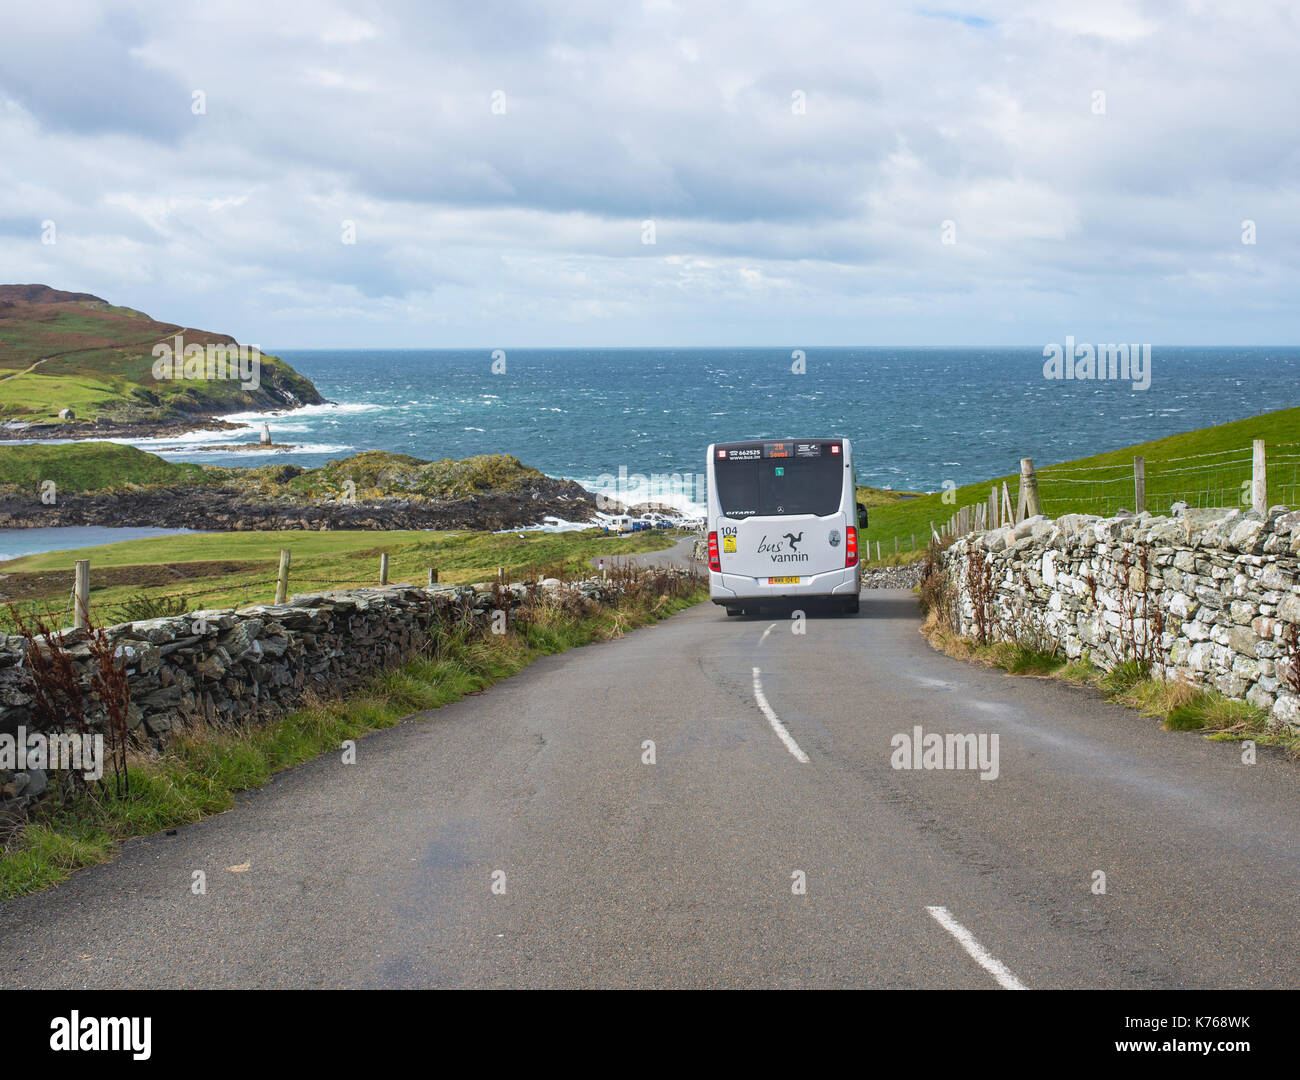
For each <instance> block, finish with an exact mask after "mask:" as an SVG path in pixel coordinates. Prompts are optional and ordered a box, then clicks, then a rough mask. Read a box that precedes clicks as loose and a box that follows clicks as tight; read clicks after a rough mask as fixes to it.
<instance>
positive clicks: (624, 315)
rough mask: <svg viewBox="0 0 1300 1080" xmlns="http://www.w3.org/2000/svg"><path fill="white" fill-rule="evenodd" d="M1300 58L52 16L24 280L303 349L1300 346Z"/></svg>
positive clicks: (1223, 34)
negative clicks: (951, 226) (1149, 342)
mask: <svg viewBox="0 0 1300 1080" xmlns="http://www.w3.org/2000/svg"><path fill="white" fill-rule="evenodd" d="M1297 45H1300V30H1298V29H1297V25H1296V21H1295V19H1294V17H1293V16H1292V15H1290V14H1288V9H1287V7H1286V5H1284V4H1264V3H1261V4H1257V5H1249V6H1248V7H1246V8H1243V9H1240V10H1238V9H1237V8H1236V7H1233V6H1220V5H1211V4H1207V3H1188V4H1177V3H1172V2H1169V3H1166V2H1157V0H1152V2H1148V3H1139V2H1131V3H1124V2H1118V0H1115V2H1105V3H1097V4H1089V5H1087V6H1084V7H1080V6H1079V5H1077V4H1072V3H1065V2H1062V3H1053V4H1023V5H1017V4H1012V3H1003V2H981V3H978V4H974V5H969V6H968V7H966V8H963V9H960V10H956V9H954V10H938V9H934V10H931V9H924V10H923V9H921V8H917V9H915V10H911V11H908V10H904V9H901V8H894V7H884V8H881V9H874V10H872V11H871V12H869V13H868V12H866V11H865V10H864V9H862V8H861V7H860V5H857V4H854V3H852V2H850V0H844V2H842V3H838V4H826V5H817V6H815V7H809V6H807V5H798V4H795V3H788V4H787V3H778V2H776V0H762V2H756V3H754V4H752V5H751V6H750V7H749V8H747V10H746V17H745V18H737V17H736V13H735V9H734V5H730V4H724V3H701V4H692V5H680V4H678V5H674V4H671V3H656V2H647V3H644V4H642V5H640V7H634V6H610V5H608V4H605V3H601V2H599V0H582V2H578V3H575V4H571V5H567V6H566V7H565V8H564V9H563V11H555V12H551V11H548V10H546V9H545V8H542V7H539V6H537V5H527V4H522V3H509V2H505V0H483V2H482V3H480V4H478V5H475V6H474V7H466V6H465V5H461V4H453V3H451V2H450V0H448V2H445V3H434V4H428V3H417V2H415V0H411V2H409V3H391V4H386V5H383V6H379V7H375V6H372V5H369V4H361V3H347V2H342V0H334V2H330V3H326V4H314V3H308V2H307V0H286V2H284V3H280V4H276V5H265V4H260V3H254V2H253V0H235V2H233V3H231V4H228V5H221V6H217V5H203V6H202V7H199V8H193V9H191V8H188V7H184V8H182V7H178V6H177V5H171V4H165V3H163V2H161V0H158V2H149V0H134V2H128V3H115V4H112V5H109V4H107V3H104V4H99V3H91V2H85V3H73V4H60V5H58V6H57V7H55V6H51V5H40V6H38V7H36V8H27V9H21V10H18V11H15V12H12V13H10V14H9V15H8V16H7V21H6V36H5V37H4V39H3V40H0V144H2V145H3V146H4V151H5V152H4V154H3V155H0V257H3V259H4V265H5V267H6V272H5V275H4V276H5V277H6V278H7V279H9V280H45V279H50V280H49V281H48V283H49V284H52V285H58V286H63V287H68V288H77V289H85V290H87V291H92V292H98V293H100V294H101V295H106V296H108V297H110V298H111V299H113V300H115V301H117V302H121V303H128V304H131V305H132V306H136V307H141V308H144V309H146V310H149V311H150V312H151V313H152V314H155V315H157V316H158V317H161V318H169V319H174V320H176V321H183V322H186V323H188V324H190V325H206V326H211V327H213V328H217V329H229V330H231V331H232V332H235V333H237V334H244V335H249V336H256V337H257V338H258V339H260V340H262V341H263V342H270V341H275V342H277V343H279V344H280V345H282V346H284V345H294V344H303V345H307V344H411V345H414V344H460V343H467V344H482V343H483V342H485V341H500V340H503V338H504V336H505V335H512V338H511V339H512V340H514V341H517V342H519V343H521V344H528V343H535V344H546V343H564V342H568V341H573V342H575V343H584V344H586V343H609V344H628V343H637V342H640V341H645V342H649V343H659V342H665V343H672V342H687V341H707V342H716V343H726V342H737V343H740V342H749V341H761V340H762V338H761V335H762V334H764V333H767V332H769V331H770V329H771V328H772V327H774V326H776V327H780V328H781V336H782V338H783V339H788V338H789V336H790V334H791V332H797V333H802V334H803V335H804V337H805V340H806V341H808V342H810V343H811V342H814V341H819V340H820V341H829V342H839V343H847V342H863V343H871V342H876V341H899V342H971V343H973V342H979V341H991V342H1007V341H1015V340H1019V341H1034V340H1038V339H1039V338H1041V337H1042V335H1043V333H1044V332H1045V324H1046V323H1048V322H1053V323H1054V324H1056V325H1059V321H1060V320H1061V319H1063V318H1068V319H1070V320H1072V323H1073V324H1074V325H1077V326H1079V327H1080V331H1081V332H1082V328H1083V326H1084V325H1086V324H1088V323H1089V322H1090V321H1091V322H1094V323H1106V324H1107V325H1110V324H1111V323H1113V322H1119V323H1121V324H1124V320H1125V319H1126V318H1127V319H1130V320H1131V321H1132V322H1133V323H1137V324H1138V325H1135V326H1133V328H1132V331H1131V333H1141V332H1145V333H1146V336H1147V337H1149V338H1152V339H1155V340H1161V341H1171V342H1172V341H1175V340H1181V339H1180V338H1179V337H1178V335H1179V334H1180V333H1181V332H1182V331H1181V327H1182V325H1183V322H1182V316H1183V314H1184V313H1185V312H1186V311H1187V309H1188V307H1189V305H1195V307H1196V309H1197V320H1198V322H1197V326H1198V328H1200V330H1198V332H1200V331H1201V330H1203V329H1204V327H1205V326H1206V325H1212V326H1215V327H1216V329H1215V330H1214V334H1215V335H1216V337H1217V340H1220V341H1234V340H1235V341H1243V342H1245V341H1250V340H1270V341H1287V340H1294V339H1295V336H1296V334H1295V322H1294V315H1293V307H1294V305H1293V299H1292V298H1293V297H1294V295H1295V294H1296V292H1297V288H1296V286H1297V271H1298V269H1300V267H1298V263H1300V259H1298V258H1297V252H1300V220H1298V219H1297V214H1298V212H1297V209H1296V208H1297V205H1298V204H1297V200H1296V195H1297V187H1298V186H1300V183H1298V181H1297V179H1296V177H1297V176H1298V175H1300V172H1298V171H1297V166H1300V145H1298V143H1297V139H1296V136H1295V134H1294V123H1293V121H1292V119H1291V118H1292V117H1294V116H1295V115H1297V114H1300V75H1297V72H1296V67H1295V64H1294V62H1293V59H1292V57H1293V56H1294V54H1295V51H1296V47H1297ZM194 89H203V90H204V92H205V94H206V95H207V112H206V114H205V115H200V116H196V115H194V114H193V113H192V112H191V108H190V105H191V94H192V91H193V90H194ZM1099 90H1100V91H1103V92H1104V94H1105V104H1106V107H1105V111H1104V113H1101V114H1098V113H1097V112H1095V111H1094V108H1093V101H1094V93H1095V92H1096V91H1099ZM496 91H503V92H504V98H503V99H502V100H503V101H504V105H505V109H504V113H502V112H500V111H499V110H498V111H497V112H494V111H493V107H492V106H493V100H494V99H493V94H494V92H496ZM795 91H801V92H802V96H801V98H800V99H799V104H801V105H803V106H804V107H805V108H803V109H802V111H801V109H800V108H798V107H792V106H795V105H796V96H795ZM51 217H53V218H55V219H57V220H58V222H59V230H60V233H59V235H60V244H59V248H58V250H57V252H54V251H51V250H49V249H45V248H42V246H41V245H40V242H39V222H40V221H41V220H43V219H45V218H51ZM647 218H649V219H653V220H654V221H655V223H656V239H657V243H656V244H655V245H653V246H648V245H643V244H642V243H641V222H642V221H644V220H646V219H647ZM1243 218H1251V219H1253V220H1255V221H1256V222H1257V229H1258V235H1259V242H1258V244H1256V245H1254V246H1253V247H1246V246H1243V245H1242V244H1241V243H1240V222H1241V220H1242V219H1243ZM345 219H346V220H351V221H355V222H356V226H357V236H358V241H357V244H356V245H344V244H342V243H341V242H340V223H341V221H343V220H345ZM946 220H952V221H954V222H955V223H956V228H957V233H956V235H957V243H956V244H955V245H944V244H942V243H941V241H940V226H941V223H942V222H944V221H946ZM358 313H364V314H358ZM324 327H328V329H322V328H324ZM431 334H432V335H434V336H432V337H431V336H430V335H431ZM701 335H704V336H703V337H702V336H701Z"/></svg>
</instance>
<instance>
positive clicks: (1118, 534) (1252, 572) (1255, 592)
mask: <svg viewBox="0 0 1300 1080" xmlns="http://www.w3.org/2000/svg"><path fill="white" fill-rule="evenodd" d="M972 553H973V558H972ZM1298 556H1300V511H1289V510H1288V509H1287V508H1286V507H1282V506H1276V507H1273V508H1271V509H1270V510H1269V511H1268V513H1267V514H1261V513H1259V512H1257V511H1249V512H1246V513H1242V512H1241V511H1239V510H1231V511H1228V510H1194V509H1193V510H1189V509H1187V508H1185V507H1181V506H1179V507H1175V515H1174V516H1172V517H1153V516H1151V515H1150V514H1139V515H1133V514H1121V515H1120V516H1118V517H1113V518H1098V517H1091V516H1087V515H1081V514H1067V515H1065V516H1063V517H1060V518H1058V519H1056V520H1054V521H1053V520H1050V519H1048V518H1046V517H1035V518H1029V519H1027V520H1025V521H1023V522H1021V523H1020V524H1019V525H1016V526H1015V527H1014V528H1007V529H998V530H994V531H992V532H989V533H984V534H978V535H977V534H971V535H968V536H965V537H962V538H960V539H959V540H957V542H956V543H954V544H952V545H951V546H950V547H949V548H947V549H946V551H945V552H944V553H943V556H942V559H943V566H944V570H945V571H946V573H947V577H948V580H949V581H950V582H951V583H953V584H954V586H955V590H954V595H955V604H954V608H955V610H954V612H953V617H954V621H955V629H957V630H958V632H960V633H962V634H967V635H972V636H974V635H976V634H977V633H978V630H979V627H980V623H981V621H982V622H983V624H984V626H985V627H986V628H987V632H988V634H989V636H990V637H991V638H994V639H998V640H1012V639H1015V640H1019V641H1022V642H1024V643H1026V644H1030V645H1036V646H1038V647H1043V646H1046V647H1047V648H1050V649H1055V650H1057V651H1059V652H1061V653H1063V654H1064V655H1065V656H1067V657H1069V658H1071V659H1074V658H1078V657H1081V656H1084V655H1085V654H1086V655H1087V657H1088V659H1089V660H1091V661H1092V662H1093V663H1094V664H1096V665H1097V666H1098V667H1101V668H1103V669H1106V670H1109V669H1111V668H1113V667H1114V666H1115V665H1116V664H1118V663H1121V662H1123V661H1124V660H1126V659H1128V658H1131V657H1134V656H1135V655H1136V656H1137V657H1139V658H1141V657H1142V656H1143V655H1144V654H1145V656H1146V657H1148V658H1149V659H1150V660H1151V661H1152V667H1153V672H1154V673H1156V674H1161V673H1164V674H1167V675H1168V676H1170V677H1174V678H1178V679H1182V680H1184V681H1186V682H1189V683H1193V684H1196V685H1199V686H1203V687H1207V688H1210V689H1214V690H1217V691H1219V692H1220V693H1222V694H1225V695H1226V696H1228V697H1231V698H1237V699H1241V700H1244V701H1249V702H1251V703H1253V704H1255V705H1257V706H1259V707H1260V708H1262V709H1264V710H1266V711H1268V712H1270V713H1271V714H1272V716H1273V717H1274V718H1275V719H1276V720H1278V721H1280V722H1284V723H1286V724H1289V725H1291V726H1292V727H1293V728H1296V729H1297V730H1300V697H1298V696H1297V694H1296V693H1295V689H1294V687H1293V684H1292V683H1291V682H1290V681H1289V676H1291V673H1292V670H1293V660H1294V659H1295V658H1294V657H1293V656H1292V655H1291V654H1292V653H1293V652H1294V651H1295V649H1294V646H1293V645H1292V644H1291V642H1293V641H1294V640H1295V639H1294V637H1293V635H1295V634H1296V633H1297V632H1298V630H1297V628H1298V627H1300V580H1298V578H1297V571H1298V563H1300V559H1298ZM977 603H980V604H982V605H983V608H984V611H983V616H984V617H983V619H982V620H981V619H980V618H979V617H978V616H979V614H980V613H978V612H977V611H976V605H977Z"/></svg>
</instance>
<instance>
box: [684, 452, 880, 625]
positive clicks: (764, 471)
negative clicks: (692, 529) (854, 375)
mask: <svg viewBox="0 0 1300 1080" xmlns="http://www.w3.org/2000/svg"><path fill="white" fill-rule="evenodd" d="M707 476H708V514H709V518H708V542H709V596H710V598H711V599H712V600H713V602H714V603H715V604H721V605H722V606H723V607H725V608H726V609H727V614H728V615H741V614H744V613H746V612H756V611H757V610H758V609H759V608H760V607H761V606H762V605H764V604H785V605H788V604H790V603H791V602H793V603H796V604H797V603H798V602H800V601H806V600H823V601H827V602H829V603H831V604H833V605H835V606H838V607H839V608H840V609H841V610H843V611H846V612H856V611H857V610H858V507H857V503H856V499H855V492H856V487H855V483H854V476H853V450H852V447H851V446H850V445H849V440H848V439H782V440H763V441H761V442H733V443H714V444H713V445H712V446H710V447H709V464H708V471H707ZM865 524H866V523H865V521H864V522H863V526H864V527H865Z"/></svg>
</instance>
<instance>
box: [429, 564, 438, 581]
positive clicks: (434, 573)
mask: <svg viewBox="0 0 1300 1080" xmlns="http://www.w3.org/2000/svg"><path fill="white" fill-rule="evenodd" d="M429 584H430V585H437V584H438V571H437V570H435V569H434V568H433V567H432V566H431V567H429Z"/></svg>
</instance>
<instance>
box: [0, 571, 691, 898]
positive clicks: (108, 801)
mask: <svg viewBox="0 0 1300 1080" xmlns="http://www.w3.org/2000/svg"><path fill="white" fill-rule="evenodd" d="M706 595H707V594H706V592H705V590H703V589H701V588H699V587H695V586H692V587H690V588H689V589H685V590H684V591H682V592H681V593H680V594H679V595H665V596H650V595H645V596H641V597H638V598H636V599H633V600H625V601H624V602H623V603H621V604H620V605H618V606H616V607H605V608H599V609H596V610H588V611H586V612H585V613H574V612H572V611H570V610H567V609H565V608H564V607H563V606H562V605H560V604H558V603H555V602H548V601H546V600H542V601H539V602H537V603H536V604H534V605H533V607H532V608H531V609H530V610H529V611H528V613H527V621H526V623H524V624H522V625H521V626H520V627H519V628H518V629H512V630H511V632H510V633H507V634H503V635H492V634H485V635H467V634H464V633H453V632H449V633H448V634H446V635H443V636H440V637H438V638H437V639H435V640H434V641H432V642H431V643H430V646H429V648H428V649H426V650H425V651H424V652H422V653H420V654H419V655H416V656H413V657H411V658H410V659H409V660H408V661H407V662H406V663H405V664H403V665H402V666H401V667H399V668H395V669H393V670H391V671H387V672H383V673H380V674H377V675H376V676H375V677H374V678H373V679H371V680H370V681H369V682H367V683H366V684H365V685H363V686H362V687H360V688H359V689H358V690H356V691H355V692H353V693H350V694H348V695H346V696H343V697H338V698H332V699H328V700H315V701H310V702H308V703H307V704H305V705H304V706H303V707H302V708H300V709H298V710H297V711H296V712H293V713H291V714H289V715H286V716H284V717H283V718H281V719H278V720H274V721H271V722H269V723H265V724H258V725H248V726H241V727H237V728H213V727H210V726H206V725H202V726H200V725H192V726H190V727H187V728H185V729H183V730H182V731H180V732H179V733H178V734H177V736H176V737H175V738H174V739H173V740H172V741H171V742H170V743H169V744H168V746H167V748H166V750H165V751H163V752H162V753H155V752H143V751H141V752H137V753H135V754H133V756H132V758H131V761H130V765H129V774H130V795H129V796H127V797H118V796H117V795H116V794H115V793H114V792H113V791H112V790H108V789H106V790H105V791H103V792H98V791H93V790H92V791H90V792H87V793H85V794H82V795H79V796H77V797H76V798H74V799H72V800H70V801H69V802H67V803H65V804H63V805H61V806H50V807H46V808H42V809H41V810H39V811H38V813H37V815H36V816H35V817H34V818H33V819H32V820H31V821H30V822H28V823H27V824H26V825H25V826H22V827H21V828H20V829H19V830H18V831H16V832H15V833H14V834H13V835H12V836H11V837H9V839H8V841H7V842H6V844H5V845H4V847H3V849H0V899H9V898H11V897H15V896H21V895H24V894H26V893H31V892H37V891H39V890H41V889H45V888H48V887H49V886H51V885H54V884H57V883H58V882H60V881H62V880H64V879H65V878H67V877H68V875H69V874H71V873H72V872H73V871H74V870H77V869H80V868H81V867H85V866H92V865H94V864H96V863H101V862H105V861H107V860H108V859H110V858H112V857H113V855H114V853H115V852H116V851H117V849H118V846H119V845H120V844H121V843H122V841H124V840H126V839H128V838H130V837H133V836H141V835H145V834H148V833H153V832H158V831H159V830H161V829H169V828H176V827H178V826H181V825H188V824H191V823H193V822H196V821H198V820H200V819H201V818H204V817H207V816H208V815H210V814H216V813H220V812H221V811H223V810H228V809H230V808H231V807H232V806H233V805H234V803H235V796H236V794H237V793H238V792H241V791H247V790H250V789H252V788H257V787H260V786H262V785H263V784H265V783H266V782H267V781H268V780H269V779H270V778H271V777H272V776H273V775H274V774H275V773H277V772H281V771H283V770H285V769H290V768H293V767H294V766H295V765H300V764H302V763H303V762H306V761H309V760H311V759H312V758H315V757H318V756H319V755H321V754H323V753H326V752H328V751H335V750H337V749H338V748H339V746H340V744H341V743H342V742H343V741H344V740H347V739H356V738H359V737H361V736H362V735H365V734H366V733H367V732H371V731H377V730H379V729H381V728H387V727H392V726H393V725H395V724H397V723H398V722H400V721H401V720H402V719H403V718H405V717H408V716H410V715H411V714H412V713H416V712H420V711H422V710H425V709H434V708H437V707H439V706H441V705H446V704H448V703H449V702H452V701H456V700H458V699H460V698H461V697H464V696H465V695H466V694H470V693H474V692H476V691H478V690H482V689H484V688H486V687H488V686H491V685H492V684H493V683H495V682H497V681H499V680H501V679H504V678H506V677H508V676H510V675H513V674H515V673H516V672H518V671H520V670H522V669H523V668H524V667H526V666H527V665H528V664H530V663H531V662H532V661H533V660H535V659H537V658H538V657H540V656H545V655H549V654H553V653H559V652H564V651H565V650H567V649H570V648H573V647H575V646H580V645H586V644H589V643H591V642H597V641H607V640H610V639H611V638H616V637H619V636H620V635H622V634H623V632H624V631H626V630H630V629H633V628H635V627H639V626H644V625H646V624H648V623H652V622H656V621H658V620H660V619H664V618H667V617H668V616H669V615H671V614H673V613H675V612H677V611H680V610H682V609H683V608H686V607H689V606H691V605H693V604H696V603H699V602H700V601H701V600H702V599H703V598H704V597H705V596H706Z"/></svg>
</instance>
